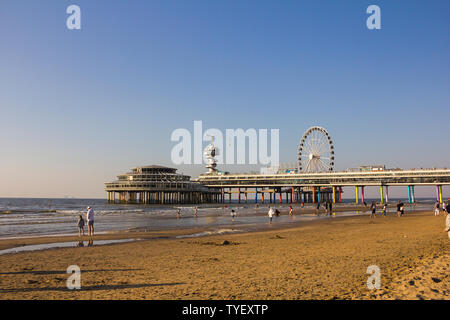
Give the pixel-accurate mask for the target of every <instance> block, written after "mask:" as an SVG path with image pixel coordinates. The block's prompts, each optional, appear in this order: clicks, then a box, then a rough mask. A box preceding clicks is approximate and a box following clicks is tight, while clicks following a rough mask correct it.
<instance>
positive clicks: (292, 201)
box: [291, 187, 295, 203]
mask: <svg viewBox="0 0 450 320" xmlns="http://www.w3.org/2000/svg"><path fill="white" fill-rule="evenodd" d="M291 203H295V188H294V187H292V194H291Z"/></svg>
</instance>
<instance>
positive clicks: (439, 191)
mask: <svg viewBox="0 0 450 320" xmlns="http://www.w3.org/2000/svg"><path fill="white" fill-rule="evenodd" d="M437 192H438V198H437V200H438V201H439V203H442V202H443V199H442V186H437Z"/></svg>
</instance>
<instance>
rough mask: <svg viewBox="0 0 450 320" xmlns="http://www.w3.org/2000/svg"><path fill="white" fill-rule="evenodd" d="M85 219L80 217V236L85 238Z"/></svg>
mask: <svg viewBox="0 0 450 320" xmlns="http://www.w3.org/2000/svg"><path fill="white" fill-rule="evenodd" d="M84 224H85V223H84V219H83V216H82V215H81V214H80V216H79V217H78V236H79V237H81V236H82V235H83V236H84Z"/></svg>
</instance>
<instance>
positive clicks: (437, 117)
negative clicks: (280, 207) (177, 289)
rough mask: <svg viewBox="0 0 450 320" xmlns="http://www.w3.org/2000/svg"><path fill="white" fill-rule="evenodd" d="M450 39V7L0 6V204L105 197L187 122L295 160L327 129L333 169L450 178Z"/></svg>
mask: <svg viewBox="0 0 450 320" xmlns="http://www.w3.org/2000/svg"><path fill="white" fill-rule="evenodd" d="M70 4H77V5H79V6H80V7H81V11H82V29H81V30H76V31H70V30H68V29H67V28H66V19H67V17H68V15H67V14H66V8H67V6H69V5H70ZM370 4H377V5H379V6H380V7H381V19H382V29H381V30H376V31H371V30H368V29H367V28H366V18H367V17H368V15H367V14H366V12H365V11H366V8H367V7H368V6H369V5H370ZM449 31H450V2H449V1H446V0H444V1H375V0H373V1H357V0H354V1H350V0H346V1H335V0H333V1H312V0H311V1H262V0H258V1H256V0H251V1H250V0H240V1H230V0H227V1H210V0H209V1H206V0H204V1H197V0H196V1H194V0H182V1H181V0H180V1H167V0H164V1H152V0H149V1H137V0H135V1H125V0H121V1H119V0H117V1H102V0H96V1H85V0H83V1H81V0H70V1H63V0H41V1H22V0H2V1H1V2H0V38H1V39H2V41H1V42H0V58H1V59H0V117H1V122H2V125H1V126H0V136H1V137H2V138H1V139H0V148H1V152H2V154H1V157H0V175H1V177H2V178H1V179H0V196H3V197H7V196H38V197H46V196H48V197H54V196H64V195H70V196H76V197H104V196H105V194H104V192H103V188H104V185H103V183H104V182H105V181H108V180H113V179H114V178H115V175H116V174H118V173H121V172H124V171H127V170H128V168H130V167H132V166H135V165H143V164H152V163H157V164H162V165H171V162H170V151H171V149H172V147H173V146H174V143H173V142H171V141H170V135H171V133H172V131H173V130H174V129H176V128H187V129H191V130H192V128H193V121H194V120H203V124H204V127H205V128H212V127H215V128H219V129H222V130H225V129H226V128H244V129H246V128H268V129H270V128H279V129H280V140H281V141H280V151H281V158H280V160H281V161H286V162H288V161H295V159H296V152H297V144H298V140H299V139H300V137H301V135H302V133H303V132H304V131H305V130H306V129H307V128H308V127H310V126H312V125H321V126H323V127H325V128H327V129H328V131H329V132H330V133H331V135H332V137H333V140H334V142H335V147H336V167H337V169H345V168H348V167H355V166H358V165H361V164H372V163H376V164H378V163H382V164H386V165H387V166H388V167H403V168H411V167H450V165H449V164H450V161H449V159H450V149H449V147H448V144H449V137H450V134H449V129H448V119H449V117H450V104H449V101H450V90H449V89H450V78H449V74H450V59H449V58H450V34H449ZM181 169H182V170H183V171H184V173H188V174H191V175H192V176H194V177H195V176H197V175H198V173H200V172H202V171H203V169H202V168H200V167H199V166H196V167H191V168H190V167H183V168H181ZM228 169H230V170H234V171H239V170H241V169H246V168H242V167H239V166H235V167H234V168H228ZM446 190H447V189H446ZM402 192H405V191H404V190H403V191H402ZM424 192H425V191H424ZM427 192H428V191H426V192H425V193H427ZM425 193H424V194H425ZM428 194H431V195H432V194H434V190H433V188H430V191H429V192H428Z"/></svg>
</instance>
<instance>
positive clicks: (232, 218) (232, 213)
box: [231, 209, 236, 222]
mask: <svg viewBox="0 0 450 320" xmlns="http://www.w3.org/2000/svg"><path fill="white" fill-rule="evenodd" d="M234 218H236V211H234V209H233V210H231V221H233V222H234Z"/></svg>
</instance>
